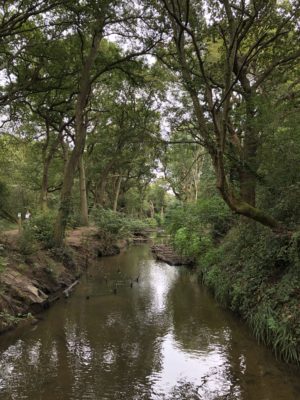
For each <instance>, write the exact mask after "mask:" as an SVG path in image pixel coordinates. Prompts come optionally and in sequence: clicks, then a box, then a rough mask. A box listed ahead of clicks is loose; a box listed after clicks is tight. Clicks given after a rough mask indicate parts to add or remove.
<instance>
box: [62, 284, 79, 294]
mask: <svg viewBox="0 0 300 400" xmlns="http://www.w3.org/2000/svg"><path fill="white" fill-rule="evenodd" d="M78 283H79V281H78V280H77V281H75V282H73V283H72V285H70V286H68V287H67V288H66V289H65V290H63V295H64V296H65V297H66V298H67V297H69V296H70V292H71V291H72V290H73V289H74V287H75V286H76V285H78Z"/></svg>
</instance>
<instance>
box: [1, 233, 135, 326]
mask: <svg viewBox="0 0 300 400" xmlns="http://www.w3.org/2000/svg"><path fill="white" fill-rule="evenodd" d="M21 241H22V235H21V234H20V232H19V230H18V229H12V230H8V231H3V232H1V234H0V333H2V332H5V331H7V330H10V329H12V328H14V327H16V326H18V325H23V324H27V323H35V322H36V321H37V320H36V318H35V317H33V315H36V314H37V313H39V312H41V311H43V309H45V308H48V307H49V306H50V305H51V303H53V302H54V301H55V300H57V299H58V298H59V297H61V296H62V295H63V290H64V289H66V288H68V287H69V286H70V285H71V284H72V283H73V282H74V281H76V280H77V279H78V278H79V277H80V275H81V274H82V272H83V271H84V270H85V268H86V267H87V265H88V263H89V262H90V261H91V260H92V259H95V258H97V257H99V256H102V255H115V254H117V253H119V252H120V250H121V249H122V248H124V247H125V246H126V245H127V241H126V240H123V241H119V242H117V243H107V242H105V241H103V239H101V236H99V234H98V231H97V229H96V228H95V227H80V228H76V229H73V230H69V231H68V232H67V234H66V240H65V244H66V245H65V247H63V248H61V249H45V248H43V247H42V246H41V245H40V244H38V243H29V245H28V246H26V247H25V250H24V248H22V245H21ZM22 249H23V250H22Z"/></svg>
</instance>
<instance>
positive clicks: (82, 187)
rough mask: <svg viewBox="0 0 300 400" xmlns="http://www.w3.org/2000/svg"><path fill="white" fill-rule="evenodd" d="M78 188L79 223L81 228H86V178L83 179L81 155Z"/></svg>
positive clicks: (83, 169) (87, 216)
mask: <svg viewBox="0 0 300 400" xmlns="http://www.w3.org/2000/svg"><path fill="white" fill-rule="evenodd" d="M79 186H80V223H81V225H82V226H88V225H89V214H88V202H87V190H86V178H85V167H84V161H83V155H81V157H80V160H79Z"/></svg>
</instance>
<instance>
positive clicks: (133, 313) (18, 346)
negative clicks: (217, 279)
mask: <svg viewBox="0 0 300 400" xmlns="http://www.w3.org/2000/svg"><path fill="white" fill-rule="evenodd" d="M0 353H1V356H0V399H1V400H2V399H5V400H6V399H7V400H23V399H28V400H29V399H30V400H39V399H40V400H50V399H51V400H71V399H72V400H83V399H85V400H112V399H116V400H122V399H124V400H125V399H126V400H133V399H135V400H143V399H145V400H156V399H157V400H158V399H162V400H164V399H166V400H176V399H180V400H181V399H189V400H192V399H203V400H221V399H222V400H224V399H227V400H235V399H239V400H299V399H300V369H299V368H297V367H289V366H287V365H285V364H283V363H281V362H279V361H277V360H275V358H274V356H273V355H272V353H271V352H270V351H269V350H268V349H266V348H264V347H263V346H261V345H259V344H257V343H256V341H255V340H254V338H253V337H252V336H251V334H250V332H249V330H248V329H247V327H245V326H244V324H243V323H242V322H241V321H240V320H239V319H238V318H236V317H235V316H234V315H232V314H231V313H230V312H227V311H225V310H223V309H222V308H221V307H220V306H218V305H217V304H216V302H215V301H214V299H213V298H212V296H211V295H210V294H209V293H208V292H207V290H206V289H205V288H203V287H202V286H201V285H200V284H199V283H198V282H197V276H196V274H195V273H193V272H191V271H189V270H187V269H184V268H178V267H171V266H168V265H166V264H164V263H160V262H156V261H154V260H153V258H152V256H151V253H150V251H149V247H148V246H147V245H141V246H135V247H131V248H129V249H128V250H127V251H125V252H124V253H122V254H120V255H118V256H115V257H107V258H102V259H99V260H97V262H96V263H95V264H93V265H91V266H90V267H89V269H88V272H87V273H86V274H85V275H84V276H83V278H82V280H81V283H80V285H78V286H77V287H76V289H75V291H74V293H73V294H72V296H71V297H70V298H68V299H61V300H60V301H59V302H58V303H57V304H56V305H55V306H53V307H52V308H51V309H49V310H48V311H47V312H46V313H45V314H43V320H42V321H41V322H40V323H39V324H37V325H35V326H30V327H28V328H26V329H23V330H22V331H21V332H20V331H15V332H11V333H8V334H5V335H3V336H2V337H1V339H0Z"/></svg>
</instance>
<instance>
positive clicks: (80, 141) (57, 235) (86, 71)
mask: <svg viewBox="0 0 300 400" xmlns="http://www.w3.org/2000/svg"><path fill="white" fill-rule="evenodd" d="M101 38H102V29H101V30H98V31H97V32H95V35H94V37H93V41H92V45H91V48H90V51H89V54H88V56H87V58H86V60H85V62H84V65H83V68H82V73H81V80H80V85H79V93H78V98H77V103H76V108H75V145H74V149H73V151H72V153H71V155H70V157H69V159H68V161H67V164H66V167H65V171H64V179H63V185H62V190H61V196H60V207H59V210H58V214H57V217H56V221H55V227H54V242H55V245H56V246H58V247H60V246H62V244H63V239H64V235H65V230H66V226H67V220H68V217H69V213H70V204H71V194H72V187H73V182H74V176H75V171H76V169H77V167H78V163H79V159H80V157H81V155H82V153H83V151H84V146H85V139H86V125H85V118H84V115H85V108H86V105H87V103H88V100H89V96H90V91H91V85H92V82H91V73H92V68H93V66H94V63H95V59H96V55H97V52H98V48H99V44H100V41H101Z"/></svg>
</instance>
